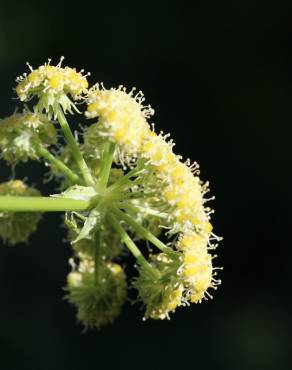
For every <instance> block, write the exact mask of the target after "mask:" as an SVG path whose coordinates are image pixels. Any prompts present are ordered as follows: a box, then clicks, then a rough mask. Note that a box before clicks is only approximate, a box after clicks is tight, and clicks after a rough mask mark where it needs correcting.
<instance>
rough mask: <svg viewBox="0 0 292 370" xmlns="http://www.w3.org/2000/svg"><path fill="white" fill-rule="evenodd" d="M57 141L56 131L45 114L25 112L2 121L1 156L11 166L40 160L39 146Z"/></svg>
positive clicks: (0, 129) (0, 127)
mask: <svg viewBox="0 0 292 370" xmlns="http://www.w3.org/2000/svg"><path fill="white" fill-rule="evenodd" d="M56 141H57V132H56V129H55V127H54V125H53V123H52V122H51V121H50V120H48V118H47V116H45V115H44V114H39V113H32V112H29V111H27V110H25V111H24V112H23V113H15V114H13V115H12V116H9V117H7V118H4V119H3V120H0V156H1V157H2V158H3V159H5V160H6V161H7V162H8V163H10V164H16V163H17V162H20V161H21V162H26V161H27V160H28V159H38V158H39V154H38V148H39V146H43V147H46V146H49V145H51V144H55V143H56Z"/></svg>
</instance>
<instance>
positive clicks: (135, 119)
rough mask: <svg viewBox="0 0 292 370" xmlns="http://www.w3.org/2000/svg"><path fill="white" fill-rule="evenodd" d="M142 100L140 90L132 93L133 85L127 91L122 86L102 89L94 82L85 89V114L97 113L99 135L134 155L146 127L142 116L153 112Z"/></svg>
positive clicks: (145, 131)
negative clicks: (86, 92) (86, 95)
mask: <svg viewBox="0 0 292 370" xmlns="http://www.w3.org/2000/svg"><path fill="white" fill-rule="evenodd" d="M143 102H144V97H143V93H142V92H138V93H137V94H135V89H132V90H131V91H130V92H128V93H127V92H126V89H125V88H124V87H123V86H119V87H118V88H117V89H114V88H111V89H109V90H106V89H105V88H104V87H103V85H99V84H97V85H95V86H94V87H93V88H91V89H90V90H89V93H88V97H87V103H88V107H87V112H86V116H87V117H88V118H96V117H99V122H98V126H97V128H98V133H99V135H100V136H105V137H108V138H109V139H110V140H112V141H113V142H114V143H116V144H118V145H119V146H121V148H122V150H125V151H126V152H127V153H131V154H132V155H133V156H135V154H136V153H137V151H138V149H139V148H140V147H141V145H142V141H143V139H144V136H145V134H146V133H147V131H148V130H149V126H148V123H147V121H146V118H148V117H150V116H151V115H152V114H153V110H152V109H151V107H150V106H148V107H145V106H143Z"/></svg>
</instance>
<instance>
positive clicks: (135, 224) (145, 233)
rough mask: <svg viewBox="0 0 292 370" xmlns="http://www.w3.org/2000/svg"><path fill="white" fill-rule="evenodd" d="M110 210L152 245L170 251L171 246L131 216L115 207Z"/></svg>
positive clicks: (163, 250) (166, 251)
mask: <svg viewBox="0 0 292 370" xmlns="http://www.w3.org/2000/svg"><path fill="white" fill-rule="evenodd" d="M111 209H112V212H113V213H114V214H115V216H117V217H118V218H119V219H121V220H123V221H125V222H126V223H127V224H128V225H129V226H131V227H132V228H133V229H134V230H135V231H136V232H137V233H138V234H140V236H141V237H142V238H144V239H147V240H149V241H150V242H151V243H152V244H153V245H155V246H156V247H157V248H158V249H160V250H161V251H162V252H165V253H171V252H172V250H171V248H168V247H167V246H166V245H165V244H164V243H162V242H161V241H160V240H159V239H158V238H156V236H154V235H153V234H152V233H151V232H150V231H149V230H147V229H145V227H143V226H141V225H140V224H139V223H138V222H137V221H135V220H134V219H133V218H132V217H131V216H129V215H128V214H126V213H125V212H123V211H121V210H120V209H118V208H117V207H112V208H111Z"/></svg>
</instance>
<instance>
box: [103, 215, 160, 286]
mask: <svg viewBox="0 0 292 370" xmlns="http://www.w3.org/2000/svg"><path fill="white" fill-rule="evenodd" d="M108 219H109V221H110V223H111V225H112V226H113V228H114V229H115V230H116V232H117V233H118V234H119V236H120V238H121V240H122V241H123V242H124V243H125V244H126V246H127V247H128V249H129V251H130V252H131V253H132V254H133V256H134V257H135V258H136V259H137V261H138V262H139V264H140V265H141V266H143V267H144V268H145V269H147V270H148V271H149V272H150V273H151V274H152V276H153V277H154V278H155V279H159V278H160V273H159V271H157V270H156V269H154V268H153V267H152V266H151V265H150V263H149V262H148V261H147V260H146V259H145V257H144V256H143V254H142V253H141V251H140V249H139V248H138V247H137V246H136V244H135V243H134V242H133V240H132V239H131V238H130V236H129V235H128V233H127V232H126V231H125V230H124V229H123V227H122V226H121V224H120V223H119V221H118V220H117V219H116V217H115V216H114V215H113V214H111V213H109V214H108Z"/></svg>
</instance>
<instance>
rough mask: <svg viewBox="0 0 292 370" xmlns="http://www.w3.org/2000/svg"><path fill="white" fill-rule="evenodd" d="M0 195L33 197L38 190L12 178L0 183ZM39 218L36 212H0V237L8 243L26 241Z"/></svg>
mask: <svg viewBox="0 0 292 370" xmlns="http://www.w3.org/2000/svg"><path fill="white" fill-rule="evenodd" d="M0 195H9V196H22V197H34V196H39V195H40V192H39V191H38V190H36V189H34V188H32V187H28V186H27V185H26V184H25V183H24V182H22V181H21V180H12V181H8V182H3V183H0ZM40 219H41V214H40V213H38V212H34V213H29V212H18V213H13V212H6V211H4V212H3V211H1V212H0V237H1V238H2V239H3V240H4V242H7V243H8V244H11V245H14V244H16V243H22V242H26V241H27V240H28V238H29V236H30V235H31V234H32V233H33V232H35V230H36V228H37V224H38V222H39V221H40Z"/></svg>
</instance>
